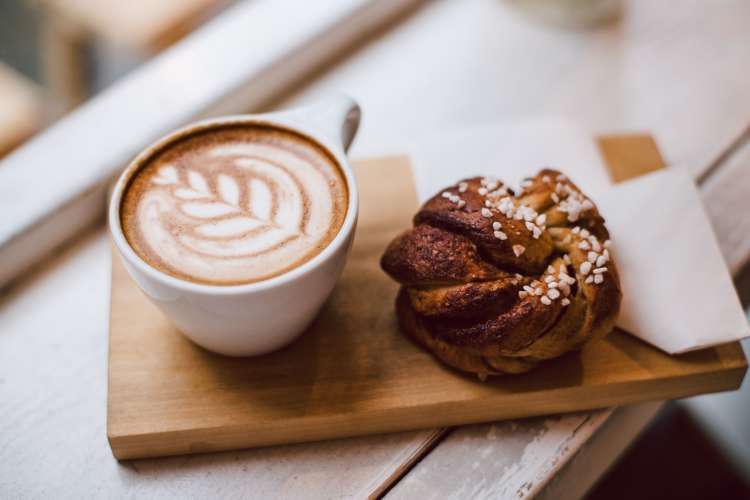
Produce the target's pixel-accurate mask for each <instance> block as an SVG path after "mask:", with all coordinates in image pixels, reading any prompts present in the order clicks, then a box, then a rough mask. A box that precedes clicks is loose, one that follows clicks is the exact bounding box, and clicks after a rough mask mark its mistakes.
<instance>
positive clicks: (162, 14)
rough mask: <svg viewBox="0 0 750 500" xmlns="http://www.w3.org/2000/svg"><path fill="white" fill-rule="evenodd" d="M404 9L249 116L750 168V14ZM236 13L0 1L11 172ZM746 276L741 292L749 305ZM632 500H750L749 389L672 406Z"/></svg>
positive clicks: (159, 1)
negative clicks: (567, 141) (628, 138)
mask: <svg viewBox="0 0 750 500" xmlns="http://www.w3.org/2000/svg"><path fill="white" fill-rule="evenodd" d="M253 1H254V0H246V2H245V3H247V2H253ZM257 1H261V0H257ZM318 3H319V8H320V9H321V11H325V10H326V9H327V8H329V4H328V3H327V2H325V1H321V2H318ZM334 3H336V4H341V3H342V2H334ZM390 3H391V4H396V3H397V2H390ZM401 3H402V4H403V5H402V6H400V7H399V8H394V9H392V11H389V12H388V14H387V16H385V15H384V19H383V20H382V22H378V23H371V24H363V25H362V32H361V33H355V34H353V35H352V34H349V35H348V36H347V38H346V39H347V40H348V41H347V42H346V45H345V46H340V47H337V49H336V50H335V51H331V52H330V54H329V55H327V56H326V57H325V58H323V57H321V58H320V61H319V63H318V64H315V65H314V66H311V67H305V68H304V70H302V69H300V71H299V74H298V75H293V76H292V75H286V76H285V77H284V78H283V79H282V78H279V79H278V81H276V82H275V83H274V84H273V85H272V88H273V91H272V92H269V93H268V94H267V95H266V97H265V98H264V99H262V100H256V101H254V102H253V104H252V105H249V106H247V110H250V111H257V110H263V109H270V108H274V107H277V106H288V105H292V104H294V103H295V102H297V101H298V100H300V99H309V98H310V97H311V96H315V95H318V94H323V93H325V92H329V91H332V90H339V89H343V90H345V91H347V92H349V93H351V94H352V95H354V96H355V97H357V98H358V99H359V100H360V101H361V102H362V103H363V107H364V108H365V110H366V122H365V124H364V128H363V130H362V131H361V137H363V139H362V140H361V141H359V143H358V144H357V147H356V149H355V151H356V153H357V154H367V153H370V152H374V151H380V150H381V149H382V148H383V147H384V145H390V144H393V143H394V141H395V142H398V140H400V139H401V138H403V137H404V136H408V134H409V133H411V132H412V131H414V130H417V129H419V130H430V129H433V128H441V127H445V126H448V125H451V126H455V125H465V124H469V123H473V122H474V121H491V120H493V119H496V118H500V117H507V116H522V115H539V114H547V113H553V114H564V115H567V116H571V117H572V118H574V119H577V120H579V121H580V122H581V123H582V125H584V126H586V127H587V128H589V129H591V130H595V131H597V132H612V131H615V132H620V131H632V130H637V131H652V132H654V133H655V135H656V138H657V141H658V142H659V143H660V146H662V149H663V152H664V153H665V156H666V157H667V160H668V162H670V163H676V164H679V165H684V166H685V168H689V169H691V170H692V171H696V170H697V168H698V166H705V165H708V164H710V165H714V164H717V163H716V162H718V161H721V160H723V159H724V158H723V157H722V155H725V154H734V153H735V152H737V151H744V156H742V158H744V159H745V160H747V159H748V158H750V156H748V155H747V147H746V142H747V139H748V133H747V127H748V125H749V124H750V109H748V103H749V102H750V36H748V33H750V9H748V7H747V6H748V3H747V2H730V1H724V0H722V1H717V2H668V1H656V2H649V1H641V2H636V1H632V2H629V1H627V0H625V1H613V0H599V1H594V0H589V1H564V0H559V1H555V0H513V1H511V0H506V1H503V0H486V1H480V0H466V1H465V0H452V1H451V0H442V1H434V2H430V1H411V2H401ZM233 7H236V2H234V1H231V0H154V1H146V0H130V1H127V2H125V1H120V0H0V158H1V157H2V156H4V155H7V154H9V153H10V152H11V151H12V150H13V149H14V148H16V147H18V146H19V145H21V144H23V143H24V141H26V140H28V139H29V138H31V137H33V136H34V135H35V134H37V133H38V132H40V131H41V130H43V129H44V128H45V127H48V126H49V125H50V124H53V123H55V122H56V121H57V120H59V119H61V118H62V117H64V116H66V115H67V114H68V113H71V112H75V110H77V109H78V108H79V107H80V106H82V105H85V104H86V103H87V102H88V101H89V100H90V99H91V98H93V97H95V96H97V95H98V94H99V93H101V92H102V91H103V90H105V89H107V88H109V87H110V86H111V85H113V84H116V83H117V82H120V81H121V80H122V79H123V78H127V77H128V75H131V74H136V75H137V70H138V68H139V67H141V65H144V64H147V63H148V62H149V61H150V60H152V58H154V57H157V56H159V54H161V53H162V52H163V51H164V50H168V49H169V47H171V46H173V45H174V44H179V43H180V41H181V40H183V39H184V37H186V36H187V37H189V36H190V34H191V33H192V32H194V31H195V30H199V29H201V27H203V26H205V25H206V23H210V22H211V21H212V20H213V19H215V18H216V17H217V16H219V15H221V13H223V12H226V11H227V9H231V8H233ZM386 18H387V19H386ZM326 23H328V24H326V26H328V27H327V28H326V29H328V30H331V31H333V30H336V29H337V28H336V26H337V25H336V22H335V19H334V20H331V21H330V22H329V21H326ZM402 48H403V50H402ZM231 50H232V51H234V52H235V53H236V54H237V55H238V56H241V55H243V54H245V49H244V48H242V47H233V48H232V49H231ZM525 54H526V55H525ZM134 72H135V73H134ZM374 78H377V79H378V82H377V84H374V83H373V79H374ZM187 84H189V82H188V83H187ZM425 95H426V97H425ZM396 116H398V119H394V117H396ZM384 123H387V124H388V125H387V126H385V125H383V124H384ZM745 160H743V161H745ZM2 166H3V165H2V164H0V169H1V168H2ZM742 168H745V165H744V164H743V165H742ZM748 168H750V167H748ZM745 174H746V175H745V176H744V179H748V178H749V177H750V170H747V168H745ZM746 238H750V235H749V236H746ZM745 267H746V266H744V265H743V269H741V270H739V272H738V274H737V276H738V277H737V278H736V284H737V287H738V290H739V292H740V296H741V299H742V301H743V304H744V305H746V306H747V304H749V303H750V270H749V269H747V268H745ZM745 347H746V348H747V344H745ZM746 351H747V349H746ZM633 497H650V498H656V497H664V498H666V497H669V498H677V497H679V498H741V497H744V498H750V383H748V382H747V380H746V381H745V383H744V385H743V387H742V389H741V390H740V391H737V392H734V393H728V394H720V395H711V396H701V397H697V398H691V399H688V400H683V401H678V402H672V403H668V404H666V405H665V406H664V407H663V409H662V410H661V411H660V413H659V414H658V416H657V417H656V418H655V419H654V420H653V421H652V422H651V424H650V425H649V426H648V427H647V428H646V429H645V431H643V432H642V433H641V435H640V436H639V438H638V439H637V440H635V441H634V442H633V443H632V444H631V446H630V447H629V448H628V449H627V450H626V452H625V453H624V454H623V455H622V456H621V457H620V459H619V460H618V461H617V463H616V464H615V465H614V466H613V467H612V468H611V469H610V471H609V472H608V473H607V475H606V476H605V477H603V478H602V479H601V480H600V481H599V482H598V484H597V485H596V487H595V488H594V489H593V490H592V491H591V492H590V493H589V498H592V499H599V498H602V499H604V498H608V499H611V498H633Z"/></svg>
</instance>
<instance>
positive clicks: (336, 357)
mask: <svg viewBox="0 0 750 500" xmlns="http://www.w3.org/2000/svg"><path fill="white" fill-rule="evenodd" d="M622 141H624V142H629V143H631V144H632V145H633V147H638V146H639V145H640V144H643V145H645V147H646V151H645V152H644V153H642V154H639V155H637V156H634V157H635V158H636V159H639V160H645V162H644V163H645V164H646V165H649V164H650V165H656V166H658V165H659V164H660V163H661V158H660V157H659V155H658V152H657V151H656V150H649V149H648V148H649V147H650V145H651V144H652V142H651V141H650V140H649V139H648V138H647V137H642V138H640V140H637V139H634V138H626V139H623V140H622ZM622 141H618V140H615V139H609V140H608V141H604V143H603V144H602V146H603V147H604V150H605V151H606V152H608V151H609V150H608V149H607V147H608V145H609V144H614V145H619V144H620V143H621V142H622ZM649 153H650V154H649ZM605 158H607V159H609V156H608V155H605ZM648 160H650V162H649V161H648ZM621 166H622V167H623V170H622V171H621V174H623V175H626V170H625V167H626V166H625V164H624V163H622V164H621ZM636 167H637V168H638V169H639V170H637V171H641V170H640V169H641V167H642V165H641V162H636ZM354 171H355V174H356V177H357V182H358V185H359V195H360V215H359V222H358V232H357V236H356V238H355V240H354V245H353V247H352V252H351V256H350V258H349V261H348V263H347V266H346V268H345V269H344V272H343V274H342V276H341V279H340V280H339V282H338V284H337V286H336V289H335V290H334V292H333V294H332V296H331V298H330V299H329V301H328V303H327V305H326V307H325V308H324V309H323V311H322V312H321V314H320V315H319V316H318V318H317V319H316V321H315V323H314V324H313V325H312V327H311V328H310V329H309V330H308V331H307V332H305V334H304V335H303V336H302V337H301V338H300V339H299V340H298V341H297V342H295V343H293V344H292V345H290V346H289V347H287V348H286V349H283V350H280V351H277V352H275V353H272V354H268V355H266V356H262V357H256V358H253V359H251V360H245V359H236V358H227V357H223V356H216V355H212V354H211V353H208V352H206V351H204V350H202V349H200V348H198V347H196V346H195V345H194V344H192V343H191V342H190V341H188V340H187V339H186V338H185V337H184V336H182V335H181V334H180V333H179V332H178V331H176V330H175V328H174V326H172V325H171V324H170V323H169V321H168V320H167V319H166V318H165V317H164V316H163V314H162V313H161V312H160V311H159V310H158V309H157V308H156V307H155V306H154V305H153V304H151V303H150V302H149V301H148V300H147V299H146V298H145V297H144V296H143V294H142V293H141V292H140V291H139V290H138V288H137V286H136V285H135V283H133V281H132V280H131V279H130V278H129V277H128V275H127V273H126V271H125V269H124V267H123V265H122V262H121V261H120V259H119V258H117V257H114V258H113V262H112V306H111V326H110V350H109V397H108V419H107V435H108V437H109V440H110V444H111V446H112V450H113V452H114V454H115V456H116V457H118V458H121V459H122V458H142V457H150V456H161V455H175V454H184V453H202V452H209V451H220V450H227V449H236V448H244V447H255V446H264V445H271V444H288V443H294V442H303V441H316V440H321V439H331V438H336V437H347V436H355V435H360V434H377V433H383V432H394V431H402V430H410V429H420V428H430V427H432V426H445V425H457V424H465V423H473V422H481V421H490V420H495V419H500V418H518V417H525V416H532V415H540V414H554V413H558V412H565V411H575V410H583V409H591V408H602V407H606V406H611V405H613V404H627V403H632V402H637V401H646V400H654V399H665V398H677V397H684V396H687V395H693V394H699V393H703V392H716V391H720V390H728V389H734V388H736V387H738V386H739V383H740V381H741V380H742V377H743V375H744V373H745V371H746V369H747V363H746V361H745V358H744V356H743V355H742V350H741V349H740V348H739V346H738V345H737V344H730V345H725V346H720V347H717V348H712V349H708V350H704V351H701V352H696V353H689V354H686V355H682V356H679V357H675V356H669V355H666V354H664V353H662V352H660V351H658V350H657V349H655V348H652V347H650V346H648V345H646V344H645V343H643V342H641V341H639V340H637V339H635V338H633V337H631V336H628V335H626V334H624V333H623V332H614V333H612V334H611V335H610V336H609V337H608V338H607V339H606V340H605V341H602V342H595V343H591V344H589V345H587V346H586V348H585V349H583V351H582V352H581V353H580V355H579V356H573V357H570V356H567V357H564V358H560V359H558V360H555V361H551V362H549V363H546V364H544V365H542V366H540V367H538V368H536V369H535V370H534V371H532V372H530V373H528V374H524V375H523V376H522V377H499V378H495V379H493V380H491V381H489V380H488V381H486V382H479V381H478V380H477V379H476V378H474V377H462V376H459V375H458V374H457V373H455V372H454V371H453V370H450V369H447V368H446V367H444V366H443V365H441V364H439V363H436V362H435V360H434V358H433V357H432V356H431V355H430V354H429V353H426V352H424V351H423V350H422V349H420V348H419V347H417V346H415V345H414V344H413V343H412V342H411V341H410V340H409V339H408V338H406V337H404V336H403V335H402V334H401V332H399V331H398V326H397V325H396V322H395V316H394V314H393V300H394V297H395V295H396V289H397V284H395V283H394V282H393V281H392V280H391V279H390V278H388V277H387V276H386V275H385V274H384V273H383V272H382V270H381V269H380V266H379V261H380V256H381V254H382V252H383V248H385V247H386V246H387V244H388V242H389V241H390V240H391V239H392V238H393V236H395V235H396V234H398V233H399V232H401V231H402V230H403V228H404V227H408V226H409V225H410V221H411V217H412V215H413V214H414V212H415V211H416V208H417V196H416V192H415V189H414V185H413V181H412V175H411V170H410V166H409V162H408V161H407V160H406V159H405V158H403V157H401V158H399V157H390V158H381V159H371V160H368V161H361V162H358V163H357V164H356V165H355V169H354ZM384 178H386V179H389V182H388V183H387V184H384V183H382V182H381V179H384ZM364 289H366V290H367V293H366V294H362V293H358V292H360V291H361V290H364ZM146 353H147V355H146ZM449 440H450V438H449ZM459 467H460V466H459Z"/></svg>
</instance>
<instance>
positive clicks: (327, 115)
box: [270, 95, 362, 152]
mask: <svg viewBox="0 0 750 500" xmlns="http://www.w3.org/2000/svg"><path fill="white" fill-rule="evenodd" d="M270 116H273V117H275V118H280V119H283V120H285V121H286V120H288V121H292V122H294V123H297V124H300V125H303V126H305V127H306V128H310V129H312V130H314V131H315V132H316V133H318V134H321V135H323V136H325V137H326V138H328V139H330V140H331V141H333V142H334V143H335V144H338V145H340V146H341V149H343V150H344V151H345V152H346V151H348V150H349V146H351V144H352V141H353V140H354V136H355V135H356V134H357V129H358V128H359V121H360V118H361V116H362V111H361V110H360V107H359V104H357V102H356V101H355V100H354V99H352V98H350V97H348V96H345V95H338V96H333V97H329V98H327V99H323V100H321V101H318V102H316V103H314V104H311V105H309V106H303V107H301V108H297V109H291V110H289V111H280V112H278V113H272V114H271V115H270Z"/></svg>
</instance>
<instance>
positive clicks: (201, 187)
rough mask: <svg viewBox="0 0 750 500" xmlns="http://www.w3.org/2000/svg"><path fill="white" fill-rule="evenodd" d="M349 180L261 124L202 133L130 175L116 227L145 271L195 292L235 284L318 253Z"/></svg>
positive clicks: (309, 148)
mask: <svg viewBox="0 0 750 500" xmlns="http://www.w3.org/2000/svg"><path fill="white" fill-rule="evenodd" d="M348 204H349V201H348V192H347V188H346V181H345V179H344V177H343V174H342V173H341V170H340V169H339V167H338V165H337V163H336V161H335V160H334V159H333V158H332V157H331V156H330V154H329V153H327V152H326V151H325V150H324V149H323V148H322V147H321V146H318V145H317V144H315V143H314V142H312V141H311V140H309V139H307V138H305V137H303V136H302V135H298V134H296V133H294V132H291V131H286V130H283V129H280V128H274V127H270V126H269V127H265V126H260V125H241V124H239V125H228V126H217V127H216V128H211V129H208V130H202V131H198V132H195V133H193V134H190V135H187V136H186V137H183V138H178V139H176V140H175V142H172V143H169V144H168V145H166V146H165V147H164V148H162V149H161V150H160V151H158V152H157V153H156V154H155V155H153V156H152V157H151V158H150V159H148V160H147V161H146V162H145V163H144V164H143V165H142V166H141V168H140V169H139V170H138V171H137V172H136V173H134V174H133V176H132V177H131V179H130V181H129V183H128V186H127V187H126V189H125V193H124V194H123V198H122V203H121V208H120V223H121V225H122V229H123V233H124V234H125V238H126V239H127V241H128V243H129V244H130V246H131V247H132V248H133V250H135V252H136V253H137V254H138V255H139V256H140V257H141V258H142V259H143V260H145V261H146V262H147V263H149V264H150V265H151V266H153V267H155V268H156V269H159V270H161V271H163V272H165V273H167V274H170V275H172V276H175V277H178V278H182V279H185V280H188V281H193V282H197V283H205V284H212V285H237V284H245V283H254V282H258V281H262V280H266V279H269V278H272V277H274V276H278V275H280V274H283V273H285V272H287V271H289V270H291V269H293V268H295V267H298V266H300V265H302V264H304V263H305V262H307V261H308V260H310V259H312V258H313V257H315V256H316V255H317V254H319V253H320V252H321V251H322V250H323V249H324V248H325V247H326V246H327V245H328V244H329V243H330V242H331V240H333V239H334V238H335V236H336V234H338V231H339V229H340V228H341V226H342V224H343V222H344V218H345V216H346V211H347V207H348Z"/></svg>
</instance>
